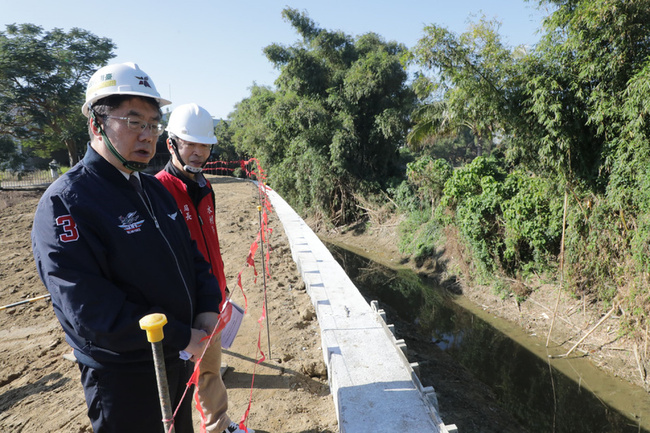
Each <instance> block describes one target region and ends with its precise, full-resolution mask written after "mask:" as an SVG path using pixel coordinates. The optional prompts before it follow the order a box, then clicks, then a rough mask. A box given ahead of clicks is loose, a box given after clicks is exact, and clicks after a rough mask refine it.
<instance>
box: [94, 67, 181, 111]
mask: <svg viewBox="0 0 650 433" xmlns="http://www.w3.org/2000/svg"><path fill="white" fill-rule="evenodd" d="M111 95H134V96H144V97H147V98H153V99H155V100H156V101H157V102H158V104H159V106H161V107H162V106H164V105H169V104H171V103H172V102H171V101H169V100H167V99H164V98H161V97H160V93H158V91H157V90H156V86H155V85H154V84H153V81H152V80H151V79H150V78H149V76H148V75H147V74H146V73H145V72H144V71H143V70H142V69H140V67H139V66H138V65H137V64H135V63H132V62H127V63H116V64H113V65H107V66H104V67H103V68H100V69H98V70H97V71H96V72H95V73H94V74H93V76H92V77H90V80H89V81H88V86H87V87H86V102H85V103H84V105H83V106H82V107H81V112H82V113H83V114H84V116H86V117H88V115H89V109H90V107H91V106H92V104H93V103H94V102H95V101H97V100H99V99H102V98H105V97H107V96H111Z"/></svg>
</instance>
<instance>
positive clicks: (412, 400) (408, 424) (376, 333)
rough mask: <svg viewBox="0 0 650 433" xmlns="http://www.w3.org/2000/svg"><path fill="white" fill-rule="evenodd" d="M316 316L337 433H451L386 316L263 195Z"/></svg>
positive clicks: (280, 204) (300, 225)
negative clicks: (276, 222) (288, 247)
mask: <svg viewBox="0 0 650 433" xmlns="http://www.w3.org/2000/svg"><path fill="white" fill-rule="evenodd" d="M268 197H269V199H270V200H271V203H272V204H273V207H274V210H275V213H276V214H277V215H278V218H279V219H280V221H281V222H282V225H283V226H284V231H285V233H286V235H287V238H288V239H289V244H290V246H291V253H292V256H293V259H294V261H295V262H296V264H297V266H298V270H299V272H300V273H301V276H302V278H303V281H304V282H305V285H306V288H307V293H309V296H310V297H311V300H312V304H313V305H314V308H315V310H316V315H317V317H318V324H319V326H320V330H321V340H322V344H321V347H322V349H323V357H324V359H325V363H326V364H327V371H328V377H329V385H330V390H331V392H332V396H333V398H334V405H335V408H336V413H337V417H338V423H339V431H340V432H341V433H364V432H373V433H393V432H398V431H399V432H402V431H403V432H410V431H414V432H432V433H438V432H439V433H457V432H458V430H457V428H456V426H455V425H453V424H451V425H445V424H444V423H443V421H442V420H441V419H440V415H439V414H438V401H437V398H436V393H435V391H434V389H433V387H423V386H422V384H421V383H420V380H419V378H418V374H417V373H418V365H417V364H416V363H409V361H408V359H407V358H406V355H405V352H406V345H405V343H404V341H403V340H399V339H396V338H395V335H394V334H393V333H394V327H393V326H392V325H389V324H387V323H386V315H385V314H384V312H383V311H382V310H380V309H379V308H378V307H377V302H376V301H373V302H372V303H371V304H370V305H369V304H368V303H367V302H366V300H365V299H364V298H363V296H361V294H360V293H359V291H358V290H357V288H356V286H355V285H354V284H353V283H352V281H351V280H350V278H349V277H348V276H347V275H346V273H345V272H344V271H343V268H341V266H340V265H339V264H338V263H337V262H336V260H335V259H334V257H333V256H332V254H331V253H330V252H329V250H328V249H327V247H325V245H324V244H323V243H322V242H321V241H320V239H318V236H316V234H315V233H314V232H313V231H312V230H311V229H310V228H309V226H308V225H307V224H306V223H305V222H304V221H303V220H302V218H300V216H299V215H298V214H297V213H296V212H295V211H294V210H293V209H292V208H291V207H290V206H289V205H288V204H287V203H286V202H285V201H284V199H283V198H282V197H280V196H279V195H278V194H277V193H275V192H274V191H273V190H269V191H268Z"/></svg>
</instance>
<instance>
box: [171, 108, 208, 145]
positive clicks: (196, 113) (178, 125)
mask: <svg viewBox="0 0 650 433" xmlns="http://www.w3.org/2000/svg"><path fill="white" fill-rule="evenodd" d="M166 130H167V132H168V133H170V134H174V135H175V136H177V137H178V138H180V139H181V140H185V141H189V142H192V143H201V144H215V143H216V142H217V137H216V136H215V135H214V122H213V121H212V116H210V113H208V110H206V109H205V108H203V107H200V106H198V105H197V104H194V103H191V104H183V105H179V106H178V107H176V108H175V109H174V111H172V114H171V115H170V116H169V123H168V124H167V129H166Z"/></svg>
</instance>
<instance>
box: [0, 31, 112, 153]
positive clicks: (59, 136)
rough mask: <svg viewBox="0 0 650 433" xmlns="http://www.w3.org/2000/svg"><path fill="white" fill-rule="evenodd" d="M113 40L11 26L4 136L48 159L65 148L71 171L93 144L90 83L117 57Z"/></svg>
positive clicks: (6, 45)
mask: <svg viewBox="0 0 650 433" xmlns="http://www.w3.org/2000/svg"><path fill="white" fill-rule="evenodd" d="M114 48H115V45H114V44H113V43H112V42H111V40H110V39H107V38H100V37H97V36H95V35H93V34H92V33H90V32H88V31H86V30H82V29H78V28H73V29H72V30H70V31H69V32H67V33H66V32H64V31H63V30H61V29H58V28H55V29H54V30H52V31H44V30H43V29H42V28H41V27H39V26H36V25H33V24H20V25H16V24H10V25H7V28H6V31H5V32H0V135H6V136H9V137H12V138H13V139H15V140H17V141H19V142H20V143H21V144H23V145H24V146H29V147H32V148H34V149H35V151H36V152H37V153H41V154H42V155H43V156H49V153H50V152H51V151H53V150H56V149H61V148H63V146H65V148H67V151H68V156H69V160H70V165H74V164H75V163H76V162H77V161H78V160H79V155H78V154H79V152H78V150H79V148H80V147H81V146H80V144H81V143H84V142H85V141H87V132H86V131H87V130H86V122H85V119H84V118H83V116H82V114H81V105H82V104H83V102H84V93H85V87H86V82H87V81H88V79H89V78H90V76H91V75H92V74H93V72H94V71H95V70H97V69H98V68H99V67H101V66H103V65H105V64H106V62H107V61H108V60H109V59H111V58H113V57H114V54H113V53H112V50H113V49H114Z"/></svg>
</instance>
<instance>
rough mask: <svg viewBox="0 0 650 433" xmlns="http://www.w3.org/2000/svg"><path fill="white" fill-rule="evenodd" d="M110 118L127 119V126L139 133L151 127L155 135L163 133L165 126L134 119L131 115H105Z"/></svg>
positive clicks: (150, 129)
mask: <svg viewBox="0 0 650 433" xmlns="http://www.w3.org/2000/svg"><path fill="white" fill-rule="evenodd" d="M103 117H106V118H108V119H118V120H126V126H127V127H128V128H129V129H130V130H131V131H137V132H138V134H140V133H142V132H144V130H145V129H147V128H149V131H150V132H151V133H152V134H153V135H156V136H157V135H160V134H162V132H163V130H164V129H165V127H164V126H163V125H162V124H160V123H147V122H142V121H140V120H133V119H131V118H130V117H118V116H103Z"/></svg>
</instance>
